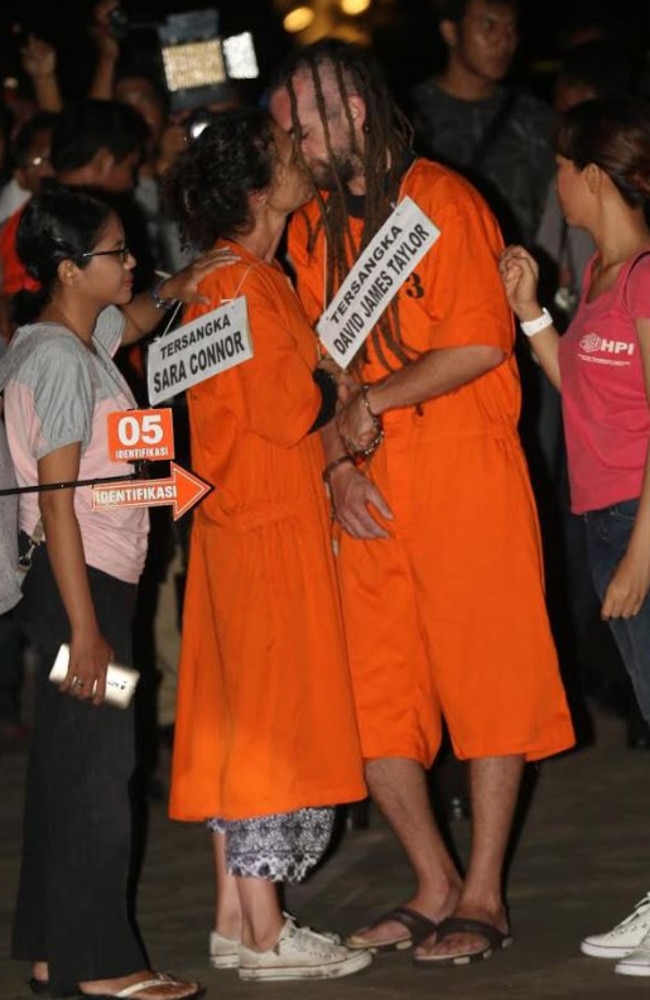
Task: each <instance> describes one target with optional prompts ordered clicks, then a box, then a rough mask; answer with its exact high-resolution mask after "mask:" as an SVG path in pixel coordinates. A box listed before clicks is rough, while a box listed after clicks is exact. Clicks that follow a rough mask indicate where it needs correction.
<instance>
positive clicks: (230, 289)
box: [168, 110, 368, 980]
mask: <svg viewBox="0 0 650 1000" xmlns="http://www.w3.org/2000/svg"><path fill="white" fill-rule="evenodd" d="M168 194H169V200H170V202H171V205H172V208H173V209H175V210H176V214H177V215H178V217H179V219H180V221H181V224H182V226H183V229H184V232H185V235H186V236H187V237H188V238H189V239H190V240H191V241H192V243H193V244H195V245H196V246H197V247H203V246H206V247H207V246H210V247H212V246H215V245H217V246H223V247H224V248H225V249H227V250H229V251H230V252H231V256H230V263H228V264H227V265H226V266H225V267H220V268H218V269H216V270H214V271H213V272H212V273H211V274H210V275H209V276H208V277H207V278H206V279H205V281H204V282H203V283H202V286H201V289H200V290H201V292H202V294H203V295H204V296H205V297H206V305H205V306H200V307H196V308H194V307H193V308H192V310H191V311H190V313H189V314H188V316H187V318H188V319H194V318H196V317H197V316H199V315H201V314H202V313H207V312H210V311H212V310H214V309H216V308H218V307H219V306H221V305H222V304H224V303H226V302H229V301H231V300H235V299H239V298H241V297H244V298H245V300H246V309H247V315H248V322H249V326H250V334H251V341H252V345H253V357H252V358H251V359H249V360H246V361H244V362H242V363H240V364H238V365H237V366H235V367H233V368H230V369H229V370H227V371H222V372H220V373H219V374H215V375H212V376H211V377H208V378H206V380H205V381H203V382H201V383H200V384H198V385H196V386H195V387H193V388H192V389H191V390H190V391H189V393H188V403H189V410H190V426H191V439H192V454H193V465H194V468H195V469H196V471H197V472H198V473H199V474H200V475H201V476H203V477H204V478H205V479H206V480H207V481H208V482H210V483H212V484H213V485H214V491H213V493H212V494H211V495H210V496H209V497H208V498H207V500H206V501H205V502H204V503H203V505H202V507H201V508H200V510H199V511H198V513H197V515H196V519H195V523H194V527H193V536H192V549H191V555H190V567H189V576H188V585H187V592H186V598H185V616H184V623H183V644H182V653H181V666H180V684H179V702H178V711H177V721H176V731H175V745H174V762H173V776H172V790H171V815H172V816H173V817H174V818H176V819H184V820H205V819H207V818H210V817H218V820H216V821H214V822H213V823H212V828H213V830H214V831H215V834H214V839H215V856H216V867H217V888H218V902H217V919H216V926H215V930H214V931H213V933H212V935H211V961H212V963H213V965H215V966H216V967H217V968H227V967H238V968H239V974H240V977H241V978H244V979H256V980H266V979H288V978H291V979H294V978H306V977H309V978H313V977H315V976H326V977H328V978H330V977H332V976H341V975H348V974H350V973H352V972H355V971H357V969H360V968H363V967H364V966H365V965H366V964H368V962H367V961H359V958H360V956H359V955H356V954H354V953H351V952H349V951H348V950H347V949H346V948H344V947H342V946H341V945H338V944H336V943H335V942H334V940H333V939H332V938H331V937H326V936H323V935H319V934H315V933H314V932H312V931H310V930H309V929H307V928H299V927H296V925H295V924H294V923H293V921H292V919H291V918H287V917H286V915H283V914H282V912H281V910H280V907H279V904H278V900H277V895H276V892H275V889H274V886H273V882H274V881H283V880H296V879H299V878H301V877H303V876H304V874H305V872H306V871H307V870H308V869H309V868H310V867H311V866H312V865H313V864H315V862H316V861H317V860H318V858H319V857H320V856H321V854H322V852H323V851H324V849H325V847H326V845H327V842H328V840H329V835H330V832H331V825H332V818H333V809H332V806H333V805H334V804H335V803H339V802H347V801H351V800H355V799H359V798H362V797H363V796H364V795H365V788H364V782H363V777H362V766H361V758H360V749H359V744H358V735H357V727H356V720H355V716H354V710H353V706H352V694H351V684H350V678H349V673H348V667H347V661H346V655H345V646H344V638H343V631H342V625H341V615H340V608H339V603H338V596H337V590H336V582H335V573H334V568H333V563H332V553H331V544H330V538H329V515H328V510H327V504H326V497H325V493H324V487H323V484H322V480H321V472H322V468H323V464H324V463H323V453H322V449H321V445H320V441H319V435H318V434H314V433H313V432H314V431H315V430H317V429H318V428H319V427H320V426H321V425H322V424H323V423H324V422H327V421H329V420H330V419H331V418H332V415H333V412H334V406H335V404H336V398H337V386H336V383H335V382H334V381H333V379H332V378H331V377H330V376H329V375H327V374H326V373H325V372H324V371H323V370H322V369H321V368H318V367H317V363H318V356H317V344H316V339H315V337H314V334H313V332H312V330H311V328H310V326H309V324H308V322H307V319H306V317H305V315H304V312H303V311H302V307H301V306H300V304H299V301H298V299H297V297H296V295H295V294H294V292H293V289H292V288H291V285H290V283H289V281H288V279H287V277H286V275H285V274H284V273H283V271H282V270H281V268H280V267H279V265H278V264H277V263H276V262H275V261H274V254H275V250H276V248H277V245H278V242H279V240H280V238H281V236H282V232H283V230H284V226H285V223H286V218H287V215H288V214H289V213H290V212H291V211H293V210H294V209H295V208H297V207H298V206H299V205H301V204H303V203H304V202H305V200H306V199H307V198H308V197H309V195H310V184H309V181H308V180H307V178H306V176H305V174H304V173H303V171H302V169H301V168H300V167H299V166H298V165H297V164H296V162H295V161H294V154H293V147H292V143H291V141H290V139H289V138H288V137H287V136H285V135H284V133H282V132H280V131H279V130H278V129H277V128H276V127H275V126H274V125H272V123H271V121H270V119H269V118H268V116H267V115H266V114H264V113H263V112H259V111H252V110H247V111H234V112H228V113H226V114H223V115H220V116H218V117H217V118H216V119H215V122H214V123H213V124H212V125H211V126H210V127H208V128H207V129H206V130H205V131H204V132H203V133H202V134H201V136H200V137H199V138H198V139H197V140H195V141H194V142H193V143H192V144H191V145H190V146H189V147H188V149H187V151H186V152H185V153H184V154H183V155H182V156H181V158H180V159H179V161H178V164H177V165H176V166H175V167H174V168H173V169H172V171H171V174H170V177H169V180H168Z"/></svg>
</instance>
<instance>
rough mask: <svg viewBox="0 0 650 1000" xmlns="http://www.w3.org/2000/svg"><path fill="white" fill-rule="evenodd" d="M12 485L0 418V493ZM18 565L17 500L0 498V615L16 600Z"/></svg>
mask: <svg viewBox="0 0 650 1000" xmlns="http://www.w3.org/2000/svg"><path fill="white" fill-rule="evenodd" d="M15 485H16V476H15V473H14V465H13V462H12V461H11V455H10V453H9V446H8V444H7V436H6V433H5V426H4V420H2V418H0V489H12V488H13V487H14V486H15ZM17 564H18V497H17V496H13V497H11V496H10V497H0V567H1V569H0V615H3V614H4V613H5V612H6V611H10V610H11V608H13V606H14V605H15V604H17V603H18V601H19V600H20V588H19V586H18V582H17V579H16V567H17Z"/></svg>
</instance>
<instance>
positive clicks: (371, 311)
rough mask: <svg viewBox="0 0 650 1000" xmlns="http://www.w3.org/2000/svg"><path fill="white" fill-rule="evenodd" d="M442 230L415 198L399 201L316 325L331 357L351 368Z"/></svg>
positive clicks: (344, 366) (343, 366)
mask: <svg viewBox="0 0 650 1000" xmlns="http://www.w3.org/2000/svg"><path fill="white" fill-rule="evenodd" d="M439 236H440V230H439V229H438V227H437V226H435V225H434V223H433V222H432V221H431V219H430V218H429V217H428V216H427V215H425V214H424V212H423V211H422V209H421V208H418V206H417V205H416V204H415V202H414V201H413V199H412V198H409V197H406V198H403V199H402V201H400V203H399V205H398V206H397V208H396V209H395V211H394V212H393V213H392V214H391V215H390V216H389V217H388V219H386V222H385V223H384V224H383V226H382V227H381V229H380V230H379V232H378V233H377V234H376V235H375V236H374V237H373V239H372V242H371V243H369V244H368V246H367V247H366V249H365V250H364V251H363V253H362V254H361V256H360V257H359V259H358V260H357V262H356V263H355V265H354V267H353V268H352V270H351V271H350V273H349V274H348V276H347V278H346V279H345V281H344V282H343V284H342V285H341V287H340V289H339V291H338V292H337V293H336V295H335V296H334V298H333V299H332V301H331V302H330V304H329V305H328V306H327V308H326V309H325V311H324V312H323V314H322V316H321V318H320V319H319V321H318V323H317V324H316V329H317V331H318V335H319V337H320V339H321V341H322V342H323V344H324V345H325V347H326V348H327V351H328V353H329V354H330V356H331V357H332V358H334V360H335V361H337V362H338V364H339V365H340V366H341V367H342V368H347V366H348V365H349V364H350V362H351V361H352V359H353V358H354V356H355V355H356V353H357V352H358V351H359V350H360V349H361V347H362V346H363V343H364V341H365V339H366V337H367V336H368V334H369V333H370V331H371V330H372V328H373V326H374V325H375V324H376V323H377V321H378V320H379V318H380V316H381V315H382V313H383V312H384V310H385V309H386V307H387V306H388V305H389V304H390V302H391V301H392V300H393V299H394V297H395V296H396V295H397V293H398V291H399V290H400V288H401V286H402V285H403V284H404V282H405V281H406V279H407V278H408V276H409V275H410V274H411V272H412V271H413V270H414V269H415V268H416V267H417V265H418V263H419V262H420V261H421V260H422V258H423V257H424V255H425V253H427V251H428V250H429V249H430V248H431V247H432V246H433V244H434V243H435V242H436V240H437V239H438V237H439Z"/></svg>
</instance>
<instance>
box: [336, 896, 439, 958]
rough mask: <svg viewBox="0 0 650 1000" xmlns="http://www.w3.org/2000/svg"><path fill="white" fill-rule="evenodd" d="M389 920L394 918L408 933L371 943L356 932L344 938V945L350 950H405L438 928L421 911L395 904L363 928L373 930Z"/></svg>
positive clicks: (419, 942)
mask: <svg viewBox="0 0 650 1000" xmlns="http://www.w3.org/2000/svg"><path fill="white" fill-rule="evenodd" d="M390 920H394V921H395V922H396V923H398V924H401V925H402V926H403V927H405V928H406V930H407V931H408V934H407V935H406V936H405V937H400V938H395V939H394V940H392V941H382V942H381V943H380V944H373V943H372V942H370V941H366V940H365V939H364V938H361V937H359V936H358V934H350V936H349V937H348V938H346V939H345V942H344V944H345V947H346V948H350V950H352V951H354V950H358V951H361V950H362V949H365V950H366V951H370V950H372V951H374V952H385V951H405V950H406V949H407V948H412V947H413V945H418V944H421V943H422V941H424V940H425V939H426V938H428V937H429V935H430V934H433V933H434V932H435V931H437V929H438V924H436V922H435V921H434V920H430V919H429V917H425V916H424V914H423V913H419V912H418V911H417V910H414V909H413V908H412V907H410V906H396V907H395V909H393V910H390V911H389V912H388V913H384V914H382V916H381V917H377V919H376V920H373V922H372V923H371V924H370V925H369V926H368V927H367V928H364V930H369V931H371V930H374V929H375V927H380V926H381V924H386V923H388V921H390Z"/></svg>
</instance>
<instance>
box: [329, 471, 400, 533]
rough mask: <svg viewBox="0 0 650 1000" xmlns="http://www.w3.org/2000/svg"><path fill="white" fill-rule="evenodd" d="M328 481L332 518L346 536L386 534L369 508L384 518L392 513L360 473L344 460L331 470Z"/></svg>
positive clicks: (374, 488) (373, 487) (371, 484)
mask: <svg viewBox="0 0 650 1000" xmlns="http://www.w3.org/2000/svg"><path fill="white" fill-rule="evenodd" d="M328 483H329V490H330V498H331V502H332V512H333V515H334V518H335V520H336V521H338V523H339V524H340V525H341V527H342V528H343V530H344V531H345V532H347V534H348V535H351V537H352V538H363V539H366V540H372V539H376V538H389V537H390V534H389V532H388V531H387V530H386V529H385V528H384V526H383V525H382V524H381V523H380V522H379V521H378V520H377V518H376V517H374V515H373V513H372V509H371V508H373V507H374V508H375V509H376V510H377V511H378V512H379V514H381V516H382V517H383V518H385V519H386V520H388V521H391V520H392V519H393V512H392V511H391V509H390V507H389V506H388V504H387V503H386V501H385V500H384V498H383V497H382V495H381V493H380V492H379V490H378V489H377V487H376V486H375V484H374V483H372V482H370V480H369V479H368V478H367V477H366V476H364V474H363V473H362V472H360V471H359V470H358V469H357V468H355V467H354V466H353V465H351V464H349V463H347V462H346V463H344V464H343V465H340V466H339V467H338V468H337V469H335V470H334V471H333V472H332V474H331V476H330V477H329V479H328Z"/></svg>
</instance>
